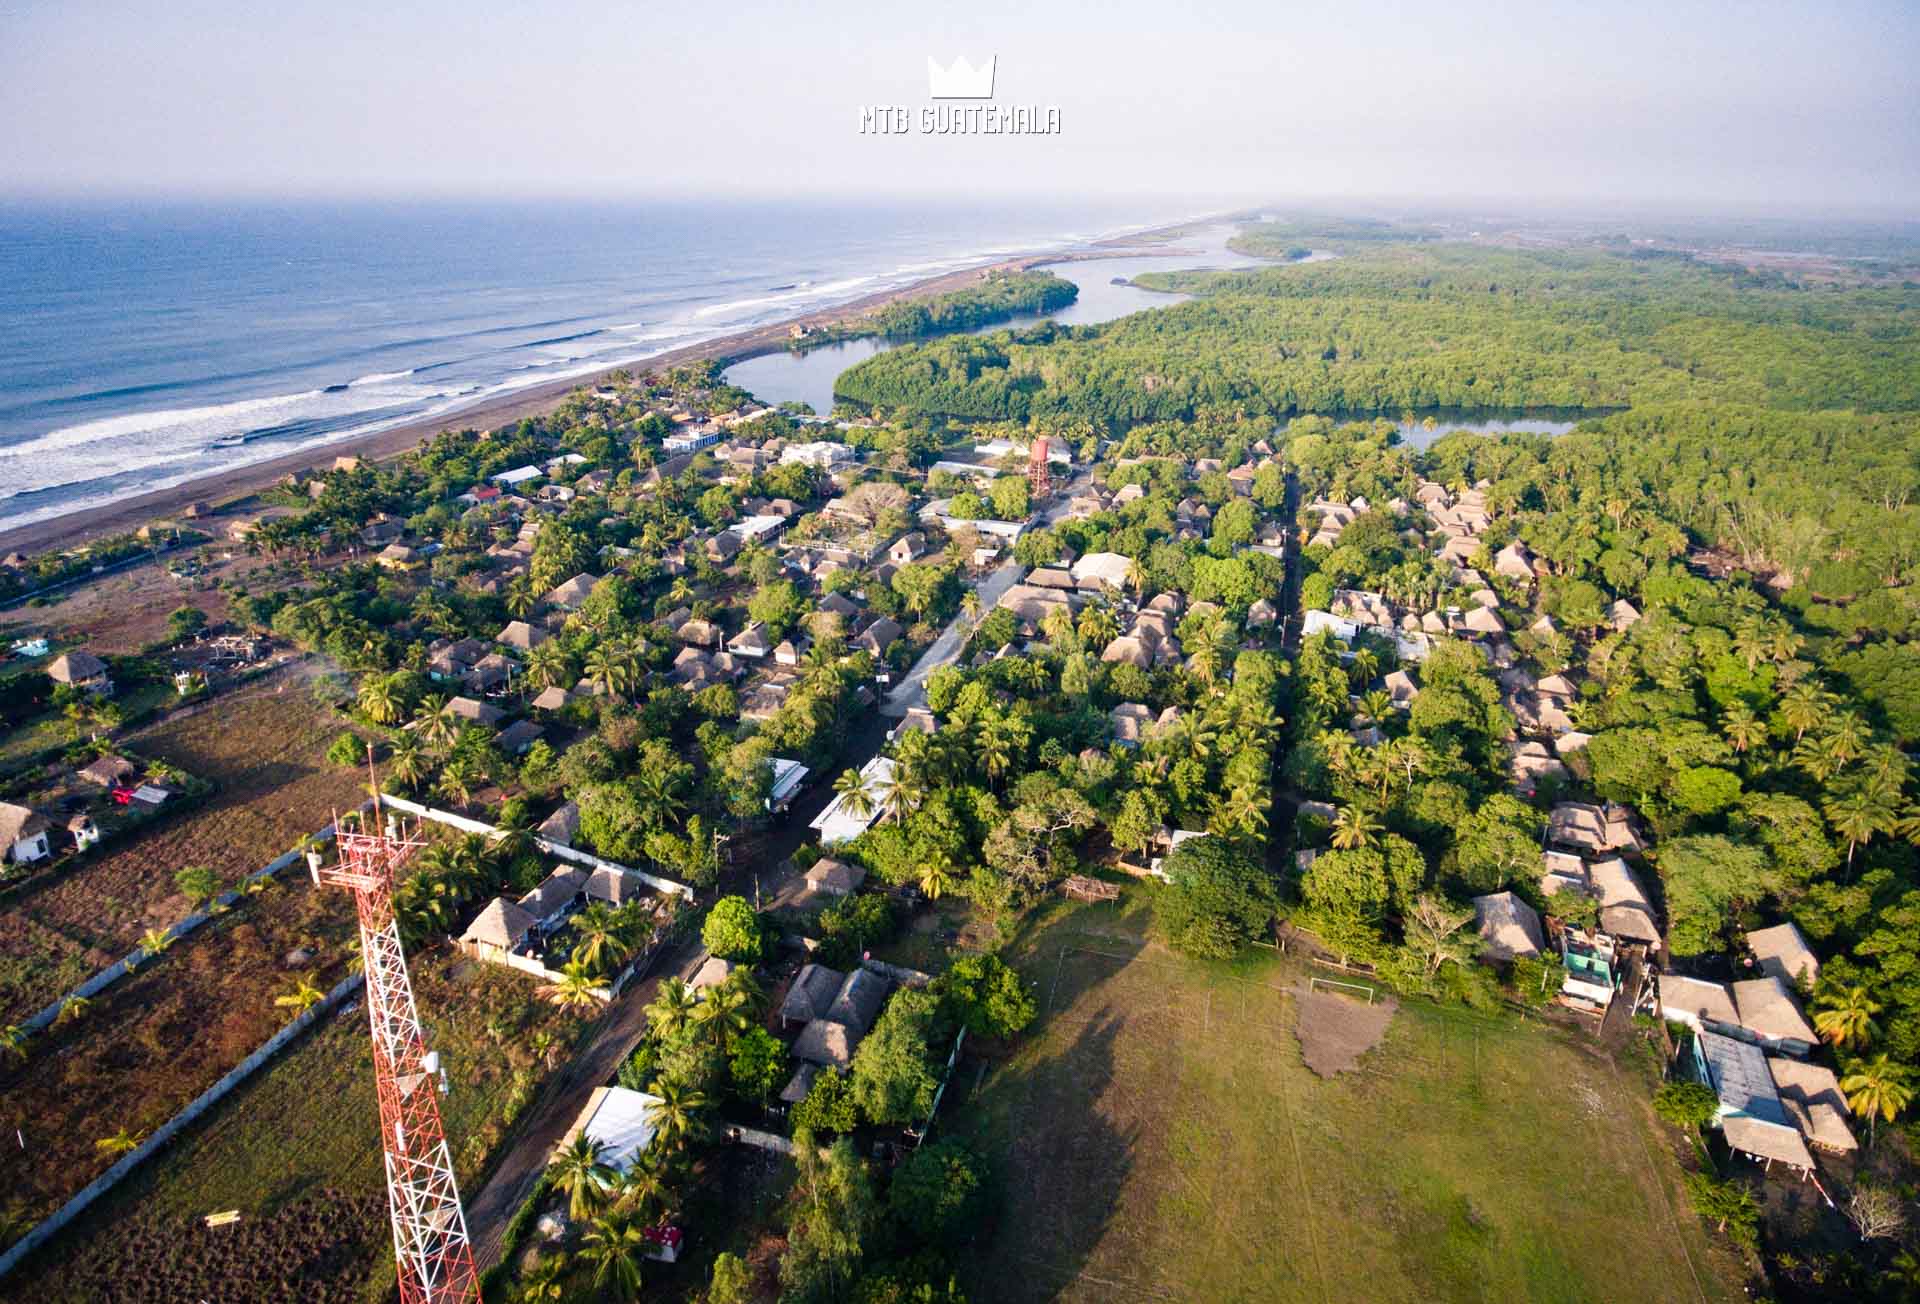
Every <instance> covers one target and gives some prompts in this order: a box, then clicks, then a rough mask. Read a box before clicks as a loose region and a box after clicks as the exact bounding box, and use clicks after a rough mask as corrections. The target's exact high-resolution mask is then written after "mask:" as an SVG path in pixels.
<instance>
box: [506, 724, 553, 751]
mask: <svg viewBox="0 0 1920 1304" xmlns="http://www.w3.org/2000/svg"><path fill="white" fill-rule="evenodd" d="M546 732H547V731H546V730H545V729H543V728H542V727H541V726H539V725H537V724H535V723H533V721H531V720H516V721H514V722H513V723H512V724H510V725H508V726H507V727H506V728H504V729H502V730H501V731H500V734H499V736H498V737H497V738H495V739H494V740H493V741H494V743H495V745H496V746H498V747H499V748H500V752H501V755H503V756H524V755H526V752H527V749H528V748H529V747H532V746H533V745H534V744H535V743H537V742H539V741H540V739H541V738H543V737H545V736H546Z"/></svg>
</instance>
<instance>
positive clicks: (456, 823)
mask: <svg viewBox="0 0 1920 1304" xmlns="http://www.w3.org/2000/svg"><path fill="white" fill-rule="evenodd" d="M380 800H381V801H382V802H383V803H385V804H386V805H388V806H391V807H393V808H394V809H395V810H403V811H405V812H406V813H407V814H409V815H414V816H417V817H419V818H420V819H423V820H432V821H433V822H434V823H436V824H445V825H446V826H447V827H449V828H455V829H459V830H461V831H462V832H465V833H479V834H482V835H483V836H486V837H499V836H500V830H499V829H497V828H495V827H494V826H493V825H491V824H488V823H486V822H485V821H484V820H476V819H469V818H467V817H466V816H464V815H455V814H454V813H453V812H451V811H444V810H436V809H434V808H433V807H431V806H422V805H421V804H420V803H419V802H417V801H408V800H407V799H406V798H405V797H389V796H386V795H384V794H383V795H382V796H381V798H380ZM533 845H534V846H536V847H538V848H540V850H542V851H544V852H546V853H547V854H548V855H549V856H552V857H554V858H555V859H557V860H569V861H572V862H573V863H574V864H576V865H585V866H586V867H587V868H589V869H607V870H611V871H613V872H614V873H616V874H624V875H626V876H627V877H628V878H636V879H639V880H640V881H641V882H642V883H645V884H646V885H647V886H648V887H651V888H653V889H654V890H655V891H657V892H667V893H670V894H672V895H674V896H680V897H685V898H687V899H688V900H689V901H691V900H692V899H693V889H692V888H690V887H688V886H687V885H686V884H685V883H677V882H675V881H674V880H673V879H670V878H661V877H660V876H659V875H657V874H649V873H646V872H645V871H643V870H638V869H634V868H631V867H630V866H627V865H622V864H620V863H619V862H618V861H613V860H602V859H601V858H600V857H598V856H595V855H592V854H591V853H589V852H585V851H576V850H575V849H574V848H572V847H568V846H562V845H561V844H560V843H558V842H549V841H548V840H547V839H545V838H543V837H540V836H539V835H537V834H536V835H535V836H534V838H533Z"/></svg>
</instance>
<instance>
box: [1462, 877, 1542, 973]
mask: <svg viewBox="0 0 1920 1304" xmlns="http://www.w3.org/2000/svg"><path fill="white" fill-rule="evenodd" d="M1473 922H1474V927H1475V928H1477V929H1479V931H1480V940H1481V948H1480V953H1481V955H1482V956H1484V957H1486V958H1488V959H1493V960H1517V959H1519V958H1520V957H1521V956H1533V955H1539V954H1540V952H1541V951H1542V950H1543V949H1544V948H1545V947H1546V944H1547V941H1546V936H1545V934H1543V933H1542V932H1541V931H1540V912H1539V911H1537V910H1535V909H1534V908H1533V907H1532V906H1530V905H1528V904H1527V903H1526V902H1525V901H1522V900H1521V899H1520V898H1519V897H1517V896H1515V895H1514V894H1513V893H1511V892H1494V893H1490V894H1488V895H1487V896H1478V897H1475V898H1474V899H1473Z"/></svg>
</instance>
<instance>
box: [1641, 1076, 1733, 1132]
mask: <svg viewBox="0 0 1920 1304" xmlns="http://www.w3.org/2000/svg"><path fill="white" fill-rule="evenodd" d="M1719 1109H1720V1098H1719V1097H1718V1096H1716V1095H1715V1094H1714V1092H1713V1088H1712V1087H1709V1086H1707V1085H1706V1084H1705V1083H1700V1082H1665V1083H1662V1084H1661V1085H1660V1089H1659V1090H1658V1091H1656V1092H1654V1093H1653V1112H1654V1113H1656V1114H1658V1115H1660V1117H1661V1118H1664V1119H1666V1120H1667V1122H1669V1123H1672V1124H1673V1125H1674V1126H1675V1127H1705V1126H1706V1125H1707V1124H1708V1123H1711V1122H1712V1121H1713V1116H1714V1115H1715V1114H1716V1113H1718V1112H1719Z"/></svg>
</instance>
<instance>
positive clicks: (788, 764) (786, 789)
mask: <svg viewBox="0 0 1920 1304" xmlns="http://www.w3.org/2000/svg"><path fill="white" fill-rule="evenodd" d="M767 764H768V766H769V767H770V768H771V769H772V771H773V783H772V784H771V785H770V786H769V787H768V789H767V809H768V810H769V811H774V812H780V811H784V810H786V808H787V807H789V806H791V805H792V804H793V799H794V797H796V796H797V795H799V792H800V785H801V784H803V783H805V782H806V781H807V776H808V775H809V774H812V773H813V771H812V770H810V769H808V768H807V767H806V766H805V765H802V764H801V763H800V762H799V761H795V760H789V759H788V758H786V757H784V756H774V757H770V758H769V759H768V761H767Z"/></svg>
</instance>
